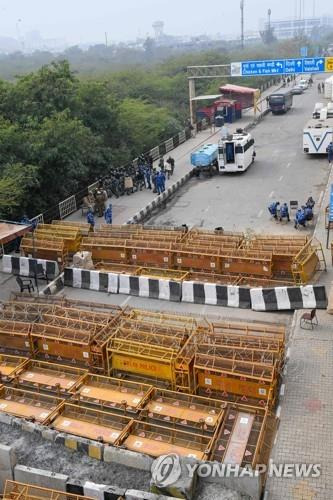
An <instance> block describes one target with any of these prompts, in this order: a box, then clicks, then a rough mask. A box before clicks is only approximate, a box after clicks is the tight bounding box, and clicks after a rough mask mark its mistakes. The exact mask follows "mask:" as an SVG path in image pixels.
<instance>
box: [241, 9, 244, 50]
mask: <svg viewBox="0 0 333 500" xmlns="http://www.w3.org/2000/svg"><path fill="white" fill-rule="evenodd" d="M240 9H241V46H242V49H244V0H240Z"/></svg>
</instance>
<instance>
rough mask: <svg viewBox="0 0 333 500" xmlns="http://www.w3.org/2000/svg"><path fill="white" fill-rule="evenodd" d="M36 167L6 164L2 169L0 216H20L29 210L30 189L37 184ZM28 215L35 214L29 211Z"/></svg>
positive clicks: (0, 178) (0, 179)
mask: <svg viewBox="0 0 333 500" xmlns="http://www.w3.org/2000/svg"><path fill="white" fill-rule="evenodd" d="M37 171H38V169H37V167H36V166H33V165H22V164H21V163H14V164H8V165H6V166H5V167H4V168H3V169H2V175H1V177H0V217H1V218H5V219H6V218H14V217H20V216H21V215H23V213H24V212H29V208H30V206H31V201H30V200H31V189H36V187H37V186H38V177H37ZM30 215H35V214H34V213H31V212H30Z"/></svg>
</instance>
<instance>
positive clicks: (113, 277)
mask: <svg viewBox="0 0 333 500" xmlns="http://www.w3.org/2000/svg"><path fill="white" fill-rule="evenodd" d="M118 276H119V275H118V274H117V273H106V272H101V271H94V270H87V269H78V268H76V267H66V268H65V270H64V283H65V286H69V287H72V288H83V289H86V290H96V291H97V292H107V293H118V286H119V285H118Z"/></svg>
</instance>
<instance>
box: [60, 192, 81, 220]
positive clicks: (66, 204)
mask: <svg viewBox="0 0 333 500" xmlns="http://www.w3.org/2000/svg"><path fill="white" fill-rule="evenodd" d="M76 210H77V206H76V199H75V196H70V197H69V198H67V199H66V200H64V201H62V202H60V203H59V213H60V219H64V218H65V217H67V215H69V214H72V213H73V212H75V211H76Z"/></svg>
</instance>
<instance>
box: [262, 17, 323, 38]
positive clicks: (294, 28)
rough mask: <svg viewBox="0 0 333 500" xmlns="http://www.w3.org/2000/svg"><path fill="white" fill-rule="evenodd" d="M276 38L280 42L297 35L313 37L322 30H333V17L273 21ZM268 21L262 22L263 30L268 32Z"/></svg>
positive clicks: (272, 25)
mask: <svg viewBox="0 0 333 500" xmlns="http://www.w3.org/2000/svg"><path fill="white" fill-rule="evenodd" d="M271 27H272V28H274V36H275V37H276V38H277V39H278V40H286V39H288V38H294V37H295V36H297V35H305V36H309V37H311V36H313V35H316V34H317V33H318V30H321V29H332V30H333V17H331V16H322V17H305V18H304V19H281V20H278V21H274V20H271ZM267 28H268V21H261V30H267Z"/></svg>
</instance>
